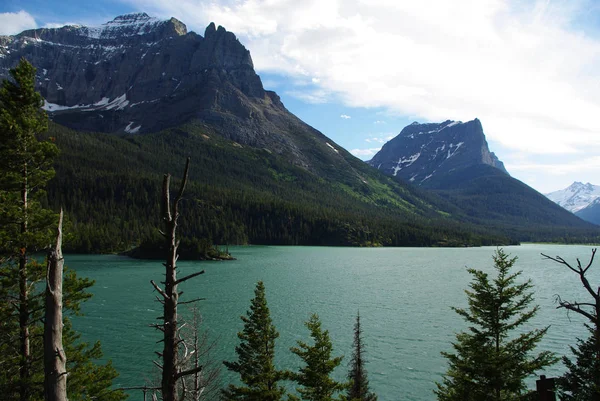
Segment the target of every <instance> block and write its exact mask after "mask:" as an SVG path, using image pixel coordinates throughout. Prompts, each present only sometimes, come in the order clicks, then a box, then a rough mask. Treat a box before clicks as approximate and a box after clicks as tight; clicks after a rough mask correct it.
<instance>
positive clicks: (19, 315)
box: [0, 59, 124, 401]
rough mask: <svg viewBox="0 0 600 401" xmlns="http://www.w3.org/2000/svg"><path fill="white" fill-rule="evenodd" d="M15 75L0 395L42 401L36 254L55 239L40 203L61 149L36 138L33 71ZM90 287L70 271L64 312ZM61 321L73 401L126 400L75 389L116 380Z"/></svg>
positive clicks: (3, 130)
mask: <svg viewBox="0 0 600 401" xmlns="http://www.w3.org/2000/svg"><path fill="white" fill-rule="evenodd" d="M10 75H11V77H12V80H4V81H3V82H2V85H1V86H0V305H2V306H0V371H1V372H2V374H0V388H2V396H3V397H6V398H7V399H19V400H21V401H26V400H33V399H42V398H43V383H44V373H43V371H44V369H43V323H42V320H43V319H42V317H43V314H44V292H43V291H42V286H41V285H39V284H40V282H41V281H43V280H44V279H45V278H46V266H45V264H43V263H40V262H39V261H38V260H36V259H35V258H32V257H31V255H32V254H33V253H34V252H38V251H40V250H43V249H44V248H46V247H47V246H49V245H50V244H51V242H52V240H53V234H54V233H53V231H54V230H55V228H56V221H57V215H56V214H55V213H53V212H52V211H50V210H47V209H44V208H43V207H42V206H41V201H42V200H43V199H44V191H43V188H44V187H45V185H46V183H47V182H48V180H49V179H50V178H52V176H53V175H54V170H53V168H52V163H53V160H54V157H55V156H56V155H57V153H58V150H57V148H56V146H55V145H54V144H53V143H51V142H48V141H39V140H38V137H37V136H38V134H40V133H41V132H42V131H44V130H45V129H46V127H47V124H48V119H47V116H46V114H45V112H44V111H43V110H42V109H41V108H40V107H41V106H42V104H43V100H42V97H41V96H40V94H39V93H37V92H36V91H35V68H33V66H32V65H31V64H30V63H28V62H27V61H26V60H24V59H22V60H21V61H20V63H19V64H18V66H17V67H16V68H13V69H11V70H10ZM92 284H93V283H92V282H91V281H89V280H85V279H83V280H82V279H78V278H77V277H76V275H75V274H74V273H73V272H72V271H70V272H67V273H65V277H64V282H63V306H64V309H65V312H66V313H67V314H71V315H72V314H76V313H78V312H79V305H80V303H81V302H82V301H84V300H85V299H87V298H89V297H90V294H89V293H87V292H86V291H85V290H86V289H87V288H89V287H90V286H91V285H92ZM63 320H64V328H63V340H64V349H65V352H66V353H67V355H69V357H68V361H67V372H69V382H68V384H67V392H68V395H69V399H71V400H76V399H77V396H76V395H75V394H78V393H81V392H86V393H87V394H88V395H89V396H91V397H97V396H98V395H99V394H100V393H101V392H104V393H106V394H107V395H106V396H105V397H104V398H103V399H106V400H119V399H122V398H124V394H123V393H122V392H120V391H114V392H113V391H111V392H110V393H108V392H106V387H105V388H101V389H98V391H89V388H87V387H81V386H78V383H81V382H82V381H84V380H85V378H86V377H90V376H91V375H94V374H96V373H98V374H101V375H102V376H103V377H109V378H110V380H108V384H107V386H108V388H109V390H110V385H111V382H112V379H113V378H114V377H116V376H117V374H116V371H115V370H114V369H113V368H112V367H111V366H110V364H108V365H105V366H102V365H96V364H94V363H92V362H91V361H92V359H96V358H98V357H100V356H101V355H102V354H101V352H100V348H99V345H98V346H97V347H93V348H91V349H89V348H88V347H87V345H86V344H85V343H78V344H75V341H76V340H78V337H79V336H78V335H77V333H75V332H74V331H73V330H72V328H71V325H70V322H69V318H68V316H63ZM83 366H86V369H82V367H83ZM76 372H78V373H76ZM95 383H103V381H101V380H95ZM71 394H73V395H71Z"/></svg>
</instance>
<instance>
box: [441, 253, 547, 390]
mask: <svg viewBox="0 0 600 401" xmlns="http://www.w3.org/2000/svg"><path fill="white" fill-rule="evenodd" d="M493 259H494V266H495V269H496V271H497V276H496V278H494V279H492V280H490V278H489V277H488V275H487V273H484V272H483V271H480V270H475V269H468V271H469V273H471V274H472V275H473V281H472V282H471V284H470V290H466V291H465V292H466V294H467V298H468V304H469V307H468V309H461V308H453V309H454V311H455V312H456V313H458V314H459V315H460V316H462V317H463V318H464V319H465V320H466V321H467V323H469V324H470V327H469V330H468V331H467V332H461V333H458V334H457V335H456V342H455V343H453V344H452V345H453V347H454V352H444V353H442V355H444V356H445V357H446V358H447V359H448V363H449V365H450V366H449V368H448V371H447V372H446V375H445V376H444V378H443V382H442V383H441V384H440V383H438V384H437V387H438V388H437V390H436V391H435V393H436V395H437V396H438V399H439V400H441V401H455V400H456V401H459V400H460V401H478V400H482V401H483V400H493V401H504V400H507V401H508V400H517V399H519V398H520V397H521V396H523V395H524V394H526V386H525V383H524V381H525V379H526V378H527V377H528V376H530V375H532V374H534V373H535V372H536V371H538V370H540V369H542V368H544V367H546V366H549V365H551V364H553V363H555V362H556V358H555V357H554V356H553V355H552V353H550V352H547V351H544V352H541V353H539V354H537V355H532V353H533V351H534V349H535V347H536V345H537V344H538V343H539V342H540V340H541V339H542V337H543V336H544V334H546V331H547V329H548V328H547V327H546V328H544V329H541V330H540V329H536V330H532V331H527V332H522V333H520V334H518V333H517V332H516V329H518V328H520V327H521V326H523V324H525V323H527V322H528V321H529V320H530V319H531V318H533V317H534V316H535V314H536V312H537V311H538V307H537V306H533V307H530V305H531V303H532V302H533V293H532V292H531V288H532V284H531V282H530V281H529V280H528V281H526V282H524V283H521V284H518V283H516V280H517V278H518V277H519V275H520V274H521V272H517V273H511V272H510V270H511V268H512V267H513V265H514V263H515V261H516V259H517V258H510V257H509V255H508V254H506V253H505V252H504V251H503V250H502V249H499V250H497V251H496V253H495V255H494V257H493Z"/></svg>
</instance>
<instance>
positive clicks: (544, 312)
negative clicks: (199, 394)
mask: <svg viewBox="0 0 600 401" xmlns="http://www.w3.org/2000/svg"><path fill="white" fill-rule="evenodd" d="M495 250H496V248H495V247H483V248H460V249H459V248H329V247H270V246H251V247H231V248H230V251H231V252H232V254H233V256H234V257H236V258H237V260H236V261H227V262H179V264H178V265H179V267H180V273H179V276H180V277H183V276H184V275H187V274H190V273H193V272H195V271H198V270H202V269H204V270H205V271H206V273H205V274H204V275H201V276H199V277H197V278H195V279H192V280H190V281H187V282H185V283H183V284H182V285H181V286H180V290H183V291H184V294H183V295H182V297H181V298H180V300H181V301H185V300H191V299H194V298H198V297H202V298H206V300H204V301H201V302H200V304H199V305H200V312H201V314H202V319H203V322H202V328H203V329H204V330H206V331H207V333H208V335H209V337H210V338H211V339H212V340H214V341H215V348H214V349H213V355H212V357H213V358H214V359H215V360H217V361H221V360H224V359H225V360H234V359H235V352H234V348H235V346H236V345H237V344H238V340H237V336H236V333H237V332H238V331H240V330H241V329H242V322H241V320H240V318H239V317H240V315H243V314H245V313H246V310H247V309H248V307H249V301H250V299H251V298H252V297H253V295H254V287H255V284H256V282H257V281H259V280H262V281H264V283H265V287H266V291H267V300H268V304H269V308H270V310H271V316H272V318H273V322H274V324H275V325H276V327H277V329H278V331H279V333H280V337H279V339H278V343H277V347H278V349H277V352H278V354H277V358H276V362H277V365H278V367H279V368H288V369H296V368H298V366H299V360H298V359H297V357H296V356H295V355H293V354H292V353H291V352H289V348H290V347H291V346H294V345H296V340H298V339H302V340H308V339H309V337H308V330H307V329H306V328H305V327H304V322H305V321H306V320H307V319H308V317H309V316H310V314H311V313H317V314H319V316H320V317H321V321H322V323H323V327H324V328H325V329H328V330H329V332H330V335H331V338H332V341H333V345H334V354H335V355H346V358H345V359H344V362H343V363H342V365H341V366H340V367H339V368H338V370H337V371H336V376H337V377H338V378H340V379H341V378H343V377H344V376H345V374H346V370H347V363H348V361H349V359H350V355H351V351H352V349H351V344H352V328H353V325H354V321H355V317H356V313H357V311H360V314H361V321H362V325H363V329H364V341H365V343H366V350H367V357H368V364H367V370H368V372H369V379H370V381H371V387H372V390H373V391H374V392H376V393H377V394H378V396H379V400H380V401H387V400H415V401H417V400H418V401H422V400H433V399H435V397H434V394H433V393H432V390H433V389H434V388H435V382H436V381H439V380H440V378H441V375H442V374H443V373H444V372H445V370H446V363H445V359H444V358H443V357H442V356H441V355H440V352H441V351H448V350H450V348H451V342H452V341H453V340H454V335H455V333H456V332H458V331H460V330H462V329H464V328H465V327H466V325H465V323H464V322H463V321H462V320H461V319H460V318H459V317H458V315H457V314H456V313H454V312H453V311H452V310H451V309H450V307H451V306H458V307H464V306H466V296H465V294H464V290H465V289H466V288H467V287H468V284H469V282H470V280H471V277H470V275H469V274H468V273H467V271H466V267H472V268H477V269H482V270H485V271H492V267H493V261H492V255H493V254H494V251H495ZM505 250H506V251H507V252H508V253H510V254H511V255H512V256H517V257H518V258H519V259H518V261H517V263H516V270H522V271H523V275H522V277H523V279H531V280H532V281H533V284H534V286H535V287H534V291H535V302H536V303H537V304H538V305H540V312H539V313H538V315H537V316H536V318H535V320H534V321H533V322H531V324H530V326H529V328H538V327H544V326H548V325H550V329H549V331H548V334H547V335H546V337H545V339H544V341H543V343H542V344H541V346H540V348H539V349H540V350H550V351H554V352H556V353H557V354H559V355H563V354H566V353H568V345H569V344H571V343H573V342H574V338H575V337H577V336H585V334H586V332H585V329H584V328H583V323H584V321H583V319H582V318H580V317H579V316H577V315H575V314H573V313H571V314H570V315H568V314H567V312H566V311H564V310H557V309H556V306H557V305H556V303H555V295H556V294H560V296H561V297H562V298H563V299H568V300H576V299H577V300H585V299H586V297H585V296H586V293H585V292H584V289H583V287H582V285H581V283H580V281H579V278H578V276H577V275H575V274H574V273H573V272H571V271H569V270H568V269H567V268H566V267H564V266H561V265H558V264H556V263H554V262H552V261H548V260H544V259H543V258H542V256H541V255H540V253H546V254H549V255H551V256H556V255H560V256H562V257H563V258H565V259H567V260H568V261H571V262H573V263H576V261H575V259H576V258H580V259H581V260H582V262H583V263H587V261H588V259H589V256H590V254H591V247H590V246H561V245H537V244H527V245H522V246H518V247H517V246H515V247H506V248H505ZM65 259H66V264H67V266H69V267H70V268H72V269H74V270H76V271H77V273H78V274H79V275H81V276H85V277H89V278H92V279H94V280H96V284H95V286H94V287H93V288H92V292H93V293H94V297H93V298H92V299H91V300H90V301H88V302H87V303H86V304H85V305H84V308H83V312H84V313H85V316H83V317H77V318H75V326H76V328H77V329H78V330H79V331H80V332H82V334H83V337H84V339H86V340H90V341H92V340H101V341H102V346H103V351H104V355H105V357H106V358H107V359H112V361H113V363H114V365H115V367H116V368H117V369H118V370H119V372H120V377H119V378H118V379H117V382H116V385H117V386H119V387H121V386H122V387H130V386H142V385H145V384H147V383H148V382H149V381H151V380H152V379H153V378H154V377H156V372H155V371H154V370H153V364H152V360H153V359H154V357H155V356H154V351H158V350H160V349H161V348H162V346H161V344H157V341H158V340H160V338H161V333H160V332H158V331H157V330H155V329H153V328H151V327H149V325H150V324H152V323H154V322H155V321H156V320H155V319H156V317H158V316H160V315H161V314H162V313H161V305H160V304H159V303H158V302H156V301H155V292H154V290H153V288H152V286H151V284H150V280H155V281H157V282H158V281H160V280H161V279H162V277H161V275H162V274H163V272H164V267H163V266H162V264H161V262H160V261H140V260H134V259H130V258H127V257H121V256H114V255H67V256H66V257H65ZM596 264H597V265H598V266H593V267H592V268H591V269H590V273H589V276H590V281H591V282H592V283H593V284H595V285H598V284H599V283H600V260H599V261H597V262H596ZM185 309H187V307H186V306H182V307H181V311H182V312H184V313H183V314H184V315H186V314H187V311H186V310H185ZM561 372H562V366H561V364H560V363H559V364H557V365H555V366H554V367H551V368H548V369H546V371H545V372H542V373H544V374H546V375H547V376H555V375H558V374H560V373H561ZM221 380H222V383H223V385H226V384H227V383H229V382H230V381H232V380H235V379H234V377H233V376H231V375H230V374H229V372H227V371H226V370H225V369H224V368H222V369H221ZM533 383H534V382H533V379H532V382H531V386H532V387H533ZM130 394H131V396H130V398H129V399H130V400H141V399H142V393H141V391H137V392H136V391H134V392H131V393H130Z"/></svg>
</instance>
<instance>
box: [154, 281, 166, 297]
mask: <svg viewBox="0 0 600 401" xmlns="http://www.w3.org/2000/svg"><path fill="white" fill-rule="evenodd" d="M150 284H152V286H153V287H154V289H155V290H156V291H158V292H159V294H160V295H162V296H163V298H164V299H169V296H168V295H167V294H165V292H164V291H163V290H162V289H161V288H160V287H159V286H158V284H156V283H155V282H154V280H150Z"/></svg>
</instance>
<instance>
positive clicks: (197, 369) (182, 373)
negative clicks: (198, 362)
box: [177, 366, 204, 379]
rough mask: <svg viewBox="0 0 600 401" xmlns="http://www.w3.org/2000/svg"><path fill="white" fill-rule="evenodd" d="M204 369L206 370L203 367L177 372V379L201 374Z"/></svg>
mask: <svg viewBox="0 0 600 401" xmlns="http://www.w3.org/2000/svg"><path fill="white" fill-rule="evenodd" d="M203 368H204V367H203V366H197V367H195V368H192V369H188V370H184V371H183V372H177V379H180V378H182V377H184V376H189V375H193V374H194V373H198V372H201V371H202V369H203Z"/></svg>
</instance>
